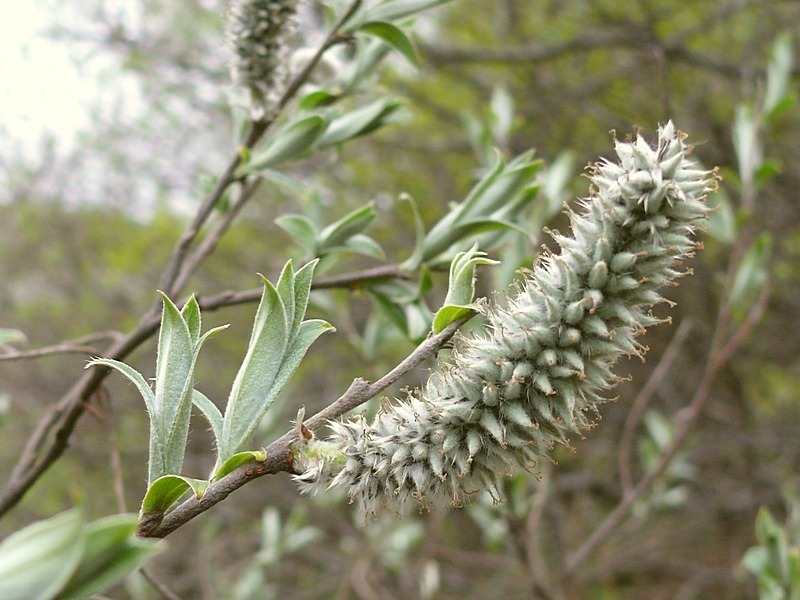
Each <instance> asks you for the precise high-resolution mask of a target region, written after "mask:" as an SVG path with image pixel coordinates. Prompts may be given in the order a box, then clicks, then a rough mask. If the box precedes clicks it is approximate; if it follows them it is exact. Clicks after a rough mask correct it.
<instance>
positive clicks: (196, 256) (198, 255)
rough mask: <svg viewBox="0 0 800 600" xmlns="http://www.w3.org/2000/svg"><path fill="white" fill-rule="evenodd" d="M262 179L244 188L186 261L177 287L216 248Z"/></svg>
mask: <svg viewBox="0 0 800 600" xmlns="http://www.w3.org/2000/svg"><path fill="white" fill-rule="evenodd" d="M262 181H263V180H262V179H261V178H260V177H257V178H254V179H253V180H252V181H250V182H249V183H247V184H246V185H245V186H244V187H243V188H242V190H241V193H240V194H239V198H238V199H237V201H236V202H234V203H233V204H231V206H230V208H229V209H228V211H227V212H226V213H225V215H224V216H223V218H222V219H221V220H220V221H218V222H217V225H216V227H214V229H213V230H212V231H211V232H210V233H209V234H208V236H207V237H206V238H205V239H204V240H203V241H202V243H201V244H200V245H199V246H198V247H197V249H196V250H195V251H194V252H193V253H192V254H191V255H190V256H189V257H188V258H187V259H186V261H185V262H184V264H183V266H182V267H181V270H180V272H179V273H178V275H177V276H176V277H175V282H174V283H173V287H174V288H175V289H177V290H181V289H183V288H184V286H185V285H186V282H187V281H188V279H189V277H191V276H192V275H193V274H194V273H195V271H197V269H198V268H199V267H200V265H201V264H202V263H203V261H204V260H205V259H206V258H208V257H209V256H210V255H211V254H212V253H213V252H214V250H216V248H217V244H219V241H220V239H222V236H223V235H225V233H226V232H227V231H228V229H230V226H231V225H232V224H233V221H234V220H235V219H236V217H238V216H239V213H241V212H242V209H243V208H244V205H245V204H246V203H247V201H248V200H249V199H250V198H252V196H253V194H255V192H256V190H257V189H258V187H259V185H260V184H261V182H262Z"/></svg>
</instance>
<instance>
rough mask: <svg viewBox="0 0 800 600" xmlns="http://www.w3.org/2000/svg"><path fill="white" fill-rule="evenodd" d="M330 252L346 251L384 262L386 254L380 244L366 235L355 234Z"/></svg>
mask: <svg viewBox="0 0 800 600" xmlns="http://www.w3.org/2000/svg"><path fill="white" fill-rule="evenodd" d="M332 250H348V251H350V252H355V253H356V254H361V255H362V256H368V257H369V258H374V259H376V260H384V259H385V258H386V253H385V252H384V251H383V248H381V246H380V244H378V242H376V241H375V240H374V239H372V238H371V237H369V236H368V235H364V234H362V233H357V234H356V235H354V236H352V237H351V238H349V239H348V240H347V241H346V242H345V243H344V244H342V245H341V246H339V247H338V248H335V249H332Z"/></svg>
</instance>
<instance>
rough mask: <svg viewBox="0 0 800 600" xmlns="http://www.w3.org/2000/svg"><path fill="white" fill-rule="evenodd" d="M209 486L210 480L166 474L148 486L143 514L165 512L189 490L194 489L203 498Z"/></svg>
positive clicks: (197, 496)
mask: <svg viewBox="0 0 800 600" xmlns="http://www.w3.org/2000/svg"><path fill="white" fill-rule="evenodd" d="M206 488H208V481H206V480H204V479H192V478H190V477H182V476H181V475H164V476H163V477H159V478H158V479H156V480H155V481H154V482H153V483H151V484H150V486H149V487H148V488H147V493H146V494H145V495H144V499H143V500H142V508H141V514H142V515H147V514H150V513H153V512H158V513H164V512H166V510H167V509H168V508H169V507H170V506H172V505H173V504H175V503H176V502H177V501H178V500H179V499H180V497H181V496H183V495H184V494H185V493H186V492H187V491H188V490H190V489H191V490H192V492H194V495H195V497H196V498H198V499H199V498H202V497H203V494H205V492H206Z"/></svg>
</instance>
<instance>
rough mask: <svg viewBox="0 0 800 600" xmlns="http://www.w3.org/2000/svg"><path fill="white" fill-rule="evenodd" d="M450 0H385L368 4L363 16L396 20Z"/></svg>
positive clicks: (377, 19)
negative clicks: (371, 4)
mask: <svg viewBox="0 0 800 600" xmlns="http://www.w3.org/2000/svg"><path fill="white" fill-rule="evenodd" d="M451 1H452V0H385V1H384V2H381V3H379V4H376V5H374V6H369V7H367V8H366V10H365V11H364V13H363V17H364V18H366V19H367V20H370V21H397V20H399V19H405V18H408V17H413V16H414V15H416V14H417V13H420V12H422V11H423V10H427V9H429V8H435V7H437V6H441V5H442V4H447V3H448V2H451Z"/></svg>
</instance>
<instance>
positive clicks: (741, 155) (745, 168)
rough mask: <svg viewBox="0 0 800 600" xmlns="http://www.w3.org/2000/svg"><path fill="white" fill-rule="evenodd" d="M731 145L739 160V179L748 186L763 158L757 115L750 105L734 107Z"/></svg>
mask: <svg viewBox="0 0 800 600" xmlns="http://www.w3.org/2000/svg"><path fill="white" fill-rule="evenodd" d="M733 147H734V150H735V151H736V158H737V160H738V162H739V179H740V180H741V181H742V183H743V184H744V185H745V186H749V185H751V184H752V183H753V181H754V179H755V174H756V171H757V170H758V168H759V167H760V166H761V163H762V161H763V160H764V155H763V154H764V153H763V149H762V147H761V134H760V131H759V123H758V117H757V116H756V112H755V109H754V108H753V107H752V106H750V105H747V104H741V105H740V106H739V107H738V108H737V109H736V117H735V119H734V123H733Z"/></svg>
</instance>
